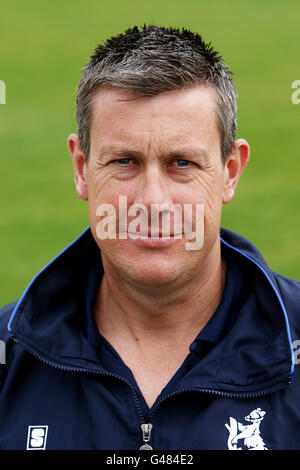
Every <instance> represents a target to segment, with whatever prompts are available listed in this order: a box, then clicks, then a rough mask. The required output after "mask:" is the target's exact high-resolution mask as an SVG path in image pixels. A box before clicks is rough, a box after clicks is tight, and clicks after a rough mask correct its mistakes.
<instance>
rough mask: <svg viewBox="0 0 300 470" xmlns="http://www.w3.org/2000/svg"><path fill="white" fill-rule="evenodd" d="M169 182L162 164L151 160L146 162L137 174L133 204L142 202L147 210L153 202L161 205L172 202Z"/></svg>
mask: <svg viewBox="0 0 300 470" xmlns="http://www.w3.org/2000/svg"><path fill="white" fill-rule="evenodd" d="M170 184H171V182H170V181H168V178H167V175H166V174H165V173H164V171H163V168H162V164H161V163H160V162H158V161H152V162H151V163H149V164H147V165H146V166H145V168H144V171H143V172H142V173H141V174H140V175H139V179H138V182H137V186H136V191H135V198H134V203H135V204H144V205H145V206H146V207H147V210H151V206H152V205H153V204H159V205H161V206H162V207H163V206H164V205H166V206H168V205H170V204H172V196H171V187H170Z"/></svg>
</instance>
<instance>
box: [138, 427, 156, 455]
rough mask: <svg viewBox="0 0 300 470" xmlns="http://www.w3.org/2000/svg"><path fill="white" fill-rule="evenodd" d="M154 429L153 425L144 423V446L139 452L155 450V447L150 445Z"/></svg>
mask: <svg viewBox="0 0 300 470" xmlns="http://www.w3.org/2000/svg"><path fill="white" fill-rule="evenodd" d="M152 427H153V426H152V424H151V423H144V424H142V425H141V428H142V434H143V442H144V444H143V445H142V446H141V447H140V449H139V450H153V447H151V446H150V444H148V443H149V442H150V439H151V431H152Z"/></svg>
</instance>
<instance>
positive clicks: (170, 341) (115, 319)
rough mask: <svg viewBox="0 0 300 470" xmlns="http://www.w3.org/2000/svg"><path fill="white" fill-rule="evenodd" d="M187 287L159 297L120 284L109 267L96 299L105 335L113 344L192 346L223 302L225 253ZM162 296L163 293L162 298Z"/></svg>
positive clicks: (97, 317)
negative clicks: (154, 342)
mask: <svg viewBox="0 0 300 470" xmlns="http://www.w3.org/2000/svg"><path fill="white" fill-rule="evenodd" d="M214 258H215V259H214V263H211V262H208V263H206V266H203V267H202V269H201V270H200V272H199V273H198V274H197V275H196V276H193V277H192V279H190V280H189V281H188V282H186V283H185V285H181V286H178V285H177V286H171V287H170V286H168V288H166V289H164V288H160V289H159V295H154V294H155V292H154V291H152V292H150V291H149V289H145V288H144V286H138V285H136V284H135V285H132V284H129V283H128V282H126V281H124V280H123V279H120V278H119V277H118V276H116V275H115V273H114V272H113V271H112V270H110V269H107V267H106V266H105V263H103V264H104V273H105V274H104V276H103V278H102V282H101V285H100V287H99V290H98V294H97V297H96V302H95V307H94V315H95V320H96V323H97V326H98V328H99V331H100V332H101V333H102V334H103V336H105V337H106V338H107V339H108V340H110V341H111V342H112V343H115V344H116V343H119V342H120V341H121V340H122V341H123V342H124V343H126V342H128V341H129V342H130V341H133V342H134V343H136V341H141V342H139V344H140V345H141V344H145V345H147V344H151V342H153V337H154V336H153V335H155V338H156V342H157V341H161V342H162V343H163V344H166V347H168V345H169V346H170V347H173V346H174V344H176V343H177V342H178V341H181V344H186V347H188V346H189V344H190V343H191V341H192V340H193V339H194V338H195V337H196V335H197V334H198V333H199V332H200V331H201V330H202V329H203V327H204V326H205V325H206V323H207V322H208V321H209V320H210V318H211V316H212V315H213V314H214V312H215V310H216V308H217V306H218V304H219V303H220V300H221V297H222V293H223V289H224V285H225V279H226V263H225V261H224V260H222V258H221V255H220V249H219V247H218V250H216V252H215V253H214ZM156 294H157V293H156Z"/></svg>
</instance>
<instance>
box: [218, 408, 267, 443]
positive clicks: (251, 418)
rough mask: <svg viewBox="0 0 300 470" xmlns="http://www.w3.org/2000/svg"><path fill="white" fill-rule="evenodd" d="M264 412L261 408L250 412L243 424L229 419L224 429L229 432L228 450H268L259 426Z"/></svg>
mask: <svg viewBox="0 0 300 470" xmlns="http://www.w3.org/2000/svg"><path fill="white" fill-rule="evenodd" d="M265 414H266V412H265V411H263V410H262V409H261V408H256V409H255V410H253V411H251V413H250V414H249V415H248V416H245V418H244V419H245V422H248V423H249V424H242V423H239V422H238V421H237V420H236V419H234V418H232V417H230V418H229V424H228V423H226V424H225V427H226V428H227V429H228V431H229V436H228V440H227V445H228V449H229V450H268V449H267V447H266V446H265V443H264V441H263V438H262V437H261V435H260V425H261V422H262V420H263V419H264V416H265Z"/></svg>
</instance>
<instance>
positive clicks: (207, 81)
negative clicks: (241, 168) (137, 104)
mask: <svg viewBox="0 0 300 470" xmlns="http://www.w3.org/2000/svg"><path fill="white" fill-rule="evenodd" d="M232 75H233V73H232V72H231V71H230V70H229V69H228V68H227V67H226V65H225V64H224V61H223V59H222V57H221V56H220V55H219V53H218V52H217V51H216V50H214V49H213V48H212V46H211V45H210V43H209V44H206V43H205V42H204V41H203V40H202V37H201V36H200V35H199V34H197V33H196V34H195V33H192V32H190V31H188V30H186V29H182V30H181V31H180V30H179V29H175V28H164V27H159V26H156V25H150V26H146V25H144V26H143V27H142V28H141V29H139V28H138V27H137V26H135V27H133V28H131V29H128V30H127V31H125V32H124V33H122V34H119V35H118V36H115V37H112V38H111V39H109V40H107V41H106V42H105V43H104V44H100V45H98V46H97V47H96V49H95V52H94V54H93V55H92V56H91V57H90V59H89V62H88V64H87V65H86V66H85V67H84V69H83V74H82V78H81V80H80V82H79V85H78V90H77V98H76V120H77V126H78V137H79V142H80V146H81V149H82V151H83V153H84V155H85V159H86V160H87V159H88V156H89V152H90V128H91V122H92V116H93V98H94V96H95V93H96V91H97V90H98V89H99V87H105V86H110V87H116V88H118V89H120V90H122V91H124V92H131V93H133V94H135V95H137V96H139V95H140V96H154V95H157V94H159V93H164V92H167V91H172V90H176V89H184V88H188V87H192V86H196V85H204V86H209V87H211V88H213V89H214V90H215V91H216V95H217V100H216V101H217V103H216V113H217V121H218V130H219V132H220V137H221V155H222V161H223V162H224V163H225V162H226V160H227V158H228V156H229V155H230V152H231V151H232V148H233V146H234V140H235V137H236V129H237V122H236V114H237V105H236V98H237V91H236V89H235V86H234V83H233V80H232Z"/></svg>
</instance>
